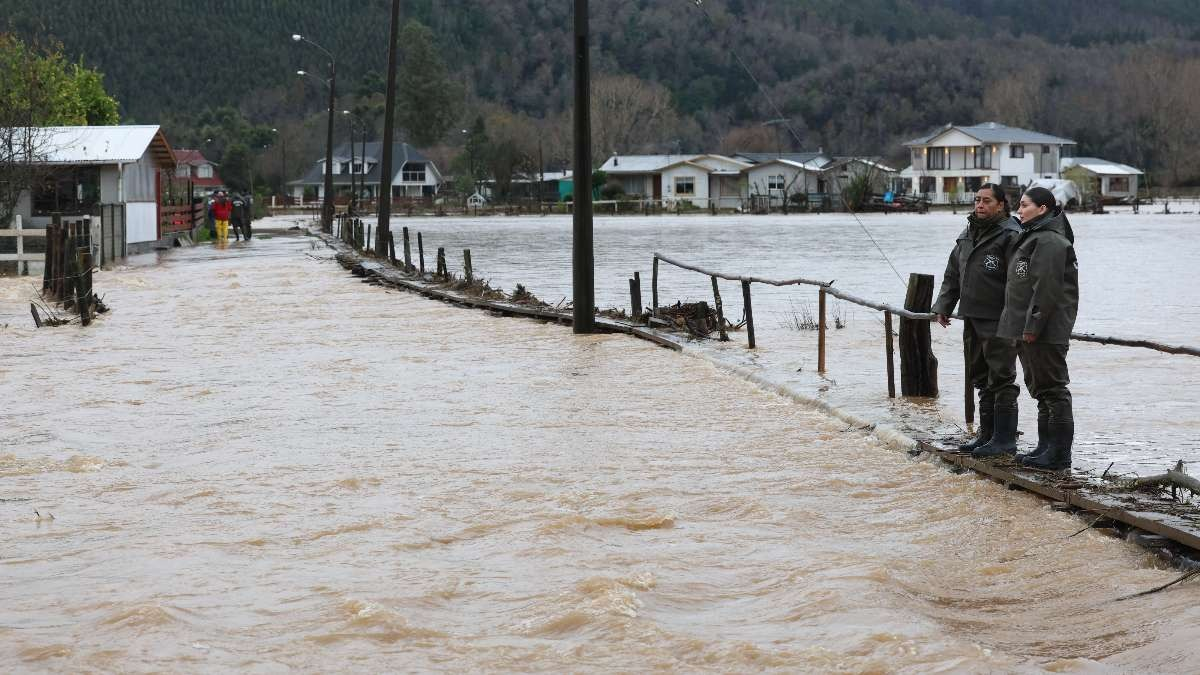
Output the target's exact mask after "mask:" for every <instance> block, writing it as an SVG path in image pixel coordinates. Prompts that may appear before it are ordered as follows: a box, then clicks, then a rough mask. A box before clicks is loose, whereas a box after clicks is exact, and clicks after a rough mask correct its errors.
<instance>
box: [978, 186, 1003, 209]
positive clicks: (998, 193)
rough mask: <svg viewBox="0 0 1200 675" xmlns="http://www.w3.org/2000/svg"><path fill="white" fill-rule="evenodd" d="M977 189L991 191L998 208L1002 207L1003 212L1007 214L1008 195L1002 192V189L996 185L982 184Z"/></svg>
mask: <svg viewBox="0 0 1200 675" xmlns="http://www.w3.org/2000/svg"><path fill="white" fill-rule="evenodd" d="M979 189H980V190H991V191H992V196H993V197H995V198H996V201H998V202H1000V206H1002V207H1004V212H1005V213H1008V211H1009V206H1008V193H1007V192H1005V191H1004V188H1002V187H1000V186H999V185H996V184H995V183H984V184H983V185H980V186H979Z"/></svg>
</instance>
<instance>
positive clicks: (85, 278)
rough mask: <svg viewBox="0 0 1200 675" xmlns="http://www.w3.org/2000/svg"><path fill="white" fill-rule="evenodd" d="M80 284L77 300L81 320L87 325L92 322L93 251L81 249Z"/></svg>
mask: <svg viewBox="0 0 1200 675" xmlns="http://www.w3.org/2000/svg"><path fill="white" fill-rule="evenodd" d="M79 258H80V264H79V267H80V273H79V284H78V293H77V299H76V302H77V303H78V305H79V320H80V321H81V322H82V323H83V325H85V326H87V325H88V324H90V323H91V322H92V252H91V251H89V250H81V251H80V252H79Z"/></svg>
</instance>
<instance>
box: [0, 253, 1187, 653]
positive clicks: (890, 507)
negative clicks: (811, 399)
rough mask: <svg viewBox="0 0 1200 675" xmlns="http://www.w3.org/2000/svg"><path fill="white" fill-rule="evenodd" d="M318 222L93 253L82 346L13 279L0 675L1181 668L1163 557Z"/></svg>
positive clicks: (705, 369)
mask: <svg viewBox="0 0 1200 675" xmlns="http://www.w3.org/2000/svg"><path fill="white" fill-rule="evenodd" d="M310 242H311V240H309V239H305V238H302V237H285V236H276V237H274V238H271V239H256V240H255V241H254V242H252V243H251V244H250V245H249V246H234V247H232V248H230V249H229V250H226V251H215V250H213V249H212V248H210V247H198V248H194V249H188V250H182V251H174V252H170V253H167V254H164V255H163V257H162V259H161V261H160V262H159V263H158V264H153V265H147V266H140V267H127V268H123V269H121V270H118V271H115V272H105V273H102V274H100V275H99V276H98V277H97V280H96V286H97V288H99V289H101V290H102V291H103V292H105V293H106V297H107V300H108V302H109V304H110V305H111V306H112V307H113V308H114V311H113V312H112V313H111V314H109V315H107V316H105V317H103V318H102V319H101V320H100V321H98V322H97V323H96V324H94V325H93V326H92V327H90V328H88V329H87V330H81V329H79V328H78V327H77V326H72V327H67V328H59V329H54V330H48V329H43V330H40V331H37V330H34V329H33V328H32V327H31V326H30V323H31V322H30V321H29V317H28V313H27V312H28V304H27V302H28V301H27V298H28V296H29V293H30V287H29V285H28V283H27V282H26V281H24V280H12V279H4V280H0V326H3V327H2V328H0V356H2V358H0V386H2V389H0V401H3V406H2V407H0V546H2V548H0V663H3V664H4V670H5V671H7V672H64V671H65V672H77V671H103V672H111V671H120V672H149V671H170V672H228V671H235V670H236V671H244V672H284V671H290V670H295V671H302V672H316V671H325V672H329V671H339V670H343V671H345V670H359V671H396V670H399V671H430V670H440V671H523V672H562V671H611V670H621V671H648V670H652V669H656V670H680V671H718V672H746V671H760V670H767V671H778V672H831V671H835V672H863V671H867V672H909V673H925V672H946V671H955V672H959V671H965V672H1000V671H1005V672H1007V671H1038V670H1053V671H1059V672H1106V671H1129V670H1138V671H1149V672H1189V671H1192V672H1194V670H1195V663H1194V657H1195V655H1196V645H1197V644H1198V640H1200V602H1198V600H1200V586H1196V585H1195V584H1192V585H1187V584H1185V585H1182V586H1180V587H1176V588H1173V589H1171V590H1169V591H1167V592H1163V593H1159V594H1156V595H1151V596H1147V597H1143V598H1138V599H1134V600H1128V601H1124V602H1119V603H1117V602H1114V599H1115V598H1117V597H1119V596H1122V595H1125V594H1128V593H1132V592H1136V591H1140V590H1145V589H1147V588H1150V587H1153V586H1156V585H1159V584H1162V583H1165V582H1166V581H1169V580H1170V579H1172V578H1174V577H1175V576H1176V574H1177V573H1178V572H1177V571H1176V570H1170V569H1161V568H1159V567H1157V566H1156V564H1155V562H1154V561H1153V560H1152V559H1151V557H1150V556H1148V555H1147V554H1146V553H1144V552H1143V551H1142V550H1140V549H1138V548H1135V547H1133V546H1131V545H1129V544H1126V543H1124V542H1121V541H1118V540H1115V539H1112V538H1109V537H1107V536H1105V535H1103V534H1101V533H1097V532H1094V531H1089V532H1086V533H1084V534H1082V535H1080V536H1077V537H1074V538H1070V539H1068V538H1067V537H1068V535H1070V534H1071V533H1073V532H1075V531H1076V530H1078V529H1079V528H1080V527H1082V525H1081V521H1080V520H1079V519H1077V518H1074V517H1071V516H1067V515H1064V514H1061V513H1058V512H1055V511H1052V510H1050V509H1049V508H1048V507H1047V506H1046V505H1045V504H1043V503H1042V502H1040V501H1038V500H1037V499H1034V498H1032V497H1030V496H1028V495H1025V494H1022V493H1018V492H1010V491H1006V490H1005V489H1003V488H1002V487H1000V486H997V485H995V484H993V483H991V482H988V481H984V480H979V479H975V478H973V477H971V476H968V475H961V476H959V475H953V474H951V473H948V472H947V471H946V470H945V469H944V468H942V467H941V466H939V465H938V464H937V463H930V462H926V461H913V460H910V459H909V458H907V457H906V456H905V455H904V454H903V453H899V452H896V451H893V450H891V449H888V448H886V447H884V446H883V445H881V444H880V443H879V442H877V441H875V440H872V439H871V438H869V437H866V436H864V435H862V434H860V433H858V432H856V431H853V430H847V429H845V428H844V425H843V424H837V423H834V422H833V421H832V420H831V419H830V418H828V417H826V416H824V415H822V414H820V413H817V412H814V411H812V410H809V409H806V408H804V407H802V406H799V405H797V404H795V403H793V402H791V401H790V400H787V399H785V398H783V397H780V396H778V395H774V394H770V393H766V392H765V391H763V390H761V389H758V388H756V387H755V386H754V385H752V384H750V383H748V382H745V381H743V380H740V379H736V378H734V377H731V376H728V375H725V374H723V373H722V372H721V371H720V370H718V368H717V367H716V366H714V365H712V364H710V363H708V362H707V361H704V360H702V359H699V358H696V357H690V356H686V355H678V354H675V353H672V352H669V351H666V350H662V349H659V348H656V347H654V346H651V345H649V344H647V343H643V342H638V341H635V340H633V339H631V338H628V337H624V336H574V335H572V334H571V333H570V332H569V331H568V330H567V329H564V328H562V327H560V326H554V325H544V324H540V323H535V322H531V321H526V320H516V319H506V318H499V317H493V316H489V315H488V314H486V313H482V312H476V311H469V310H464V309H459V308H454V307H450V306H447V305H444V304H440V303H436V302H433V301H429V300H425V299H422V298H419V297H415V296H412V295H407V294H403V293H396V292H387V291H384V290H381V289H379V288H377V287H372V286H369V285H365V284H361V283H359V282H358V281H357V280H355V279H353V278H351V277H349V276H348V275H346V274H345V273H344V272H343V271H342V270H341V269H340V268H339V267H337V266H336V265H335V264H334V263H332V262H329V261H328V260H320V259H317V258H314V257H312V256H313V255H315V256H317V257H327V256H328V251H322V250H313V249H312V247H311V243H310ZM35 509H36V510H37V512H38V513H39V514H41V515H40V517H39V516H37V515H35V513H34V511H35ZM50 514H53V519H51V518H50Z"/></svg>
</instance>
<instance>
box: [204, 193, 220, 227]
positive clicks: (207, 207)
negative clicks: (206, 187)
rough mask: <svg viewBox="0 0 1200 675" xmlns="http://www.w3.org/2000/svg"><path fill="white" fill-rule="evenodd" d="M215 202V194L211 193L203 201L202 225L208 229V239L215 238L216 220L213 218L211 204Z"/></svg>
mask: <svg viewBox="0 0 1200 675" xmlns="http://www.w3.org/2000/svg"><path fill="white" fill-rule="evenodd" d="M216 201H217V193H215V192H214V193H212V194H210V195H209V196H208V199H205V200H204V225H205V227H206V228H207V229H208V237H209V238H210V239H216V238H217V220H216V219H215V218H213V204H214V203H215V202H216Z"/></svg>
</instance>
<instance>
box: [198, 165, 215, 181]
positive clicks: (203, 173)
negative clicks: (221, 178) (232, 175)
mask: <svg viewBox="0 0 1200 675" xmlns="http://www.w3.org/2000/svg"><path fill="white" fill-rule="evenodd" d="M196 177H197V178H212V177H213V174H212V165H211V164H201V165H200V166H198V167H196Z"/></svg>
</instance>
